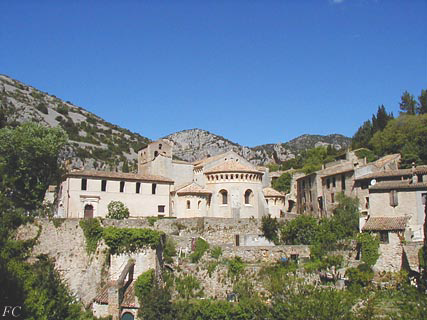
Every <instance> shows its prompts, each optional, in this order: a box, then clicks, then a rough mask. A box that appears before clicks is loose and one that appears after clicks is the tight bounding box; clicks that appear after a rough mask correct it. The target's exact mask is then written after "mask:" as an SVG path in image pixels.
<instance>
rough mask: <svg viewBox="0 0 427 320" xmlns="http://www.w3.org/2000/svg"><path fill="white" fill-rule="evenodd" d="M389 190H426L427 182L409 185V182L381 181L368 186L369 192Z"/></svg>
mask: <svg viewBox="0 0 427 320" xmlns="http://www.w3.org/2000/svg"><path fill="white" fill-rule="evenodd" d="M391 189H421V190H426V189H427V182H417V183H411V180H403V181H383V182H377V183H376V184H375V185H373V186H370V187H369V190H391Z"/></svg>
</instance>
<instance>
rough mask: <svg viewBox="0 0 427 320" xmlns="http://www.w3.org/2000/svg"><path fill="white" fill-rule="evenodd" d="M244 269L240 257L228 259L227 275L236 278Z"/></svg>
mask: <svg viewBox="0 0 427 320" xmlns="http://www.w3.org/2000/svg"><path fill="white" fill-rule="evenodd" d="M244 269H245V263H244V262H243V260H242V258H240V257H237V256H236V257H234V258H233V259H231V260H229V261H228V276H229V277H231V278H233V279H237V278H239V276H240V275H241V274H242V272H243V270H244Z"/></svg>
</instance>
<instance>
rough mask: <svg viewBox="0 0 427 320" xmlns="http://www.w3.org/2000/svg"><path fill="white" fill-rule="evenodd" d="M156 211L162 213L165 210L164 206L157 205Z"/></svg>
mask: <svg viewBox="0 0 427 320" xmlns="http://www.w3.org/2000/svg"><path fill="white" fill-rule="evenodd" d="M157 211H158V212H159V213H164V212H165V206H157Z"/></svg>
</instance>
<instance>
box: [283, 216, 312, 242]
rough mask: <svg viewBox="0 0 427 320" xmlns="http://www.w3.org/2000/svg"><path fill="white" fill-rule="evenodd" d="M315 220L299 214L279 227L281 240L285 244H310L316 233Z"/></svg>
mask: <svg viewBox="0 0 427 320" xmlns="http://www.w3.org/2000/svg"><path fill="white" fill-rule="evenodd" d="M318 229H319V226H318V223H317V220H316V219H315V218H314V217H312V216H306V215H300V216H298V217H296V218H295V219H293V220H289V221H287V222H286V223H285V224H284V225H282V226H281V227H280V235H281V240H282V242H283V243H285V244H312V243H313V241H314V239H316V235H317V233H318Z"/></svg>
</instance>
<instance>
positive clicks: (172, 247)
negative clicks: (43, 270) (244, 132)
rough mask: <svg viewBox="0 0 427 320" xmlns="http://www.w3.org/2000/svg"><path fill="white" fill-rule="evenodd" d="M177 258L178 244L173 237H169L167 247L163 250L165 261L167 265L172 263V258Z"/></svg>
mask: <svg viewBox="0 0 427 320" xmlns="http://www.w3.org/2000/svg"><path fill="white" fill-rule="evenodd" d="M175 256H176V243H175V241H174V240H173V239H172V238H171V237H167V239H166V243H165V247H164V249H163V260H164V261H165V262H166V263H172V262H173V259H172V257H175Z"/></svg>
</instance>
